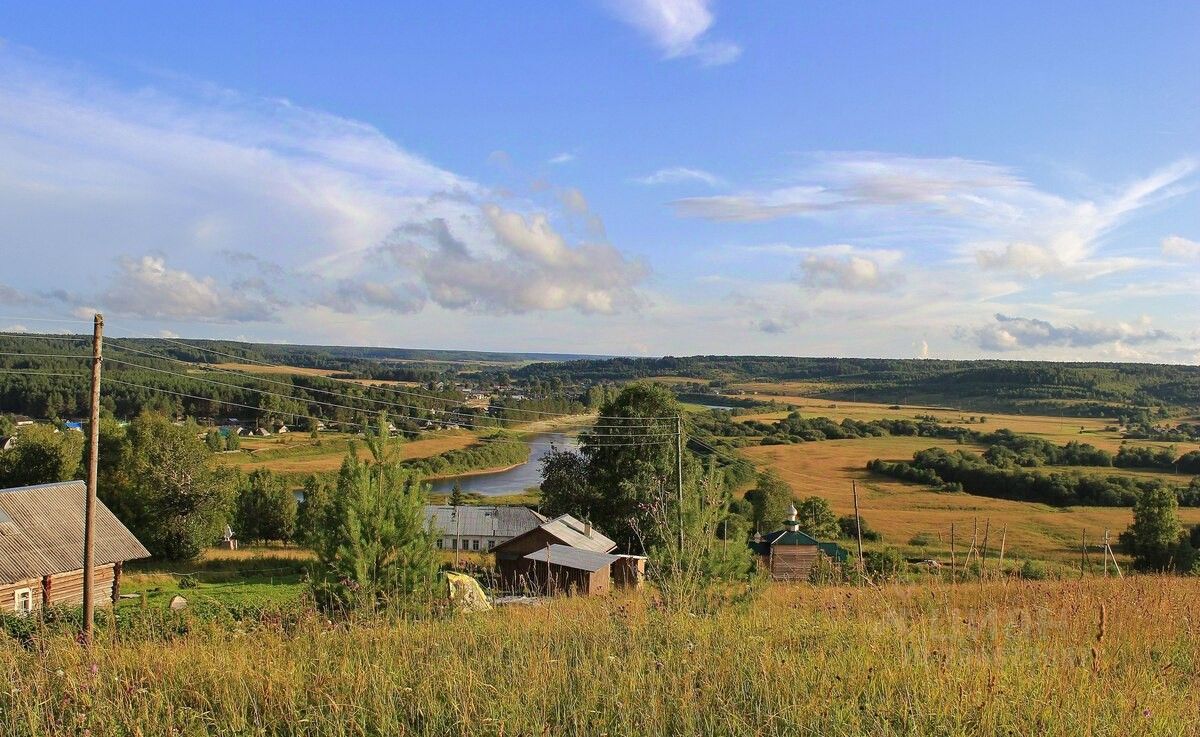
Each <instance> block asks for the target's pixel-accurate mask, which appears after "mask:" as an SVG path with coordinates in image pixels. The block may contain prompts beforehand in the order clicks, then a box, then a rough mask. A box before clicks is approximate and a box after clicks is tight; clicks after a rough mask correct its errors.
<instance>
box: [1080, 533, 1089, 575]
mask: <svg viewBox="0 0 1200 737" xmlns="http://www.w3.org/2000/svg"><path fill="white" fill-rule="evenodd" d="M1085 565H1087V528H1086V527H1085V528H1083V530H1082V531H1081V537H1080V543H1079V577H1080V578H1083V576H1084V566H1085Z"/></svg>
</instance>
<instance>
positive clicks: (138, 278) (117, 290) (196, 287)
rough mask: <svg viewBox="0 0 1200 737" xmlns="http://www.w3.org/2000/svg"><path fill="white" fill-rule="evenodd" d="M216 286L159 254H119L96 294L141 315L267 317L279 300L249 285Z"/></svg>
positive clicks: (118, 309)
mask: <svg viewBox="0 0 1200 737" xmlns="http://www.w3.org/2000/svg"><path fill="white" fill-rule="evenodd" d="M240 287H241V288H238V289H233V288H227V287H222V286H221V285H219V284H218V283H217V281H216V280H215V279H213V278H211V277H196V276H193V275H192V274H190V273H188V272H186V271H183V270H181V269H172V268H170V267H169V266H167V263H166V261H165V260H164V259H163V258H160V257H156V256H143V257H141V258H138V259H134V258H124V259H121V261H120V264H119V269H118V271H117V273H116V274H115V275H114V276H113V278H112V280H111V282H110V283H109V286H108V288H107V289H106V290H105V291H104V292H103V293H102V294H101V295H100V296H99V300H100V304H101V305H102V306H103V308H104V309H105V310H107V311H110V312H114V313H117V314H122V315H130V316H133V317H139V318H145V319H161V318H170V319H184V320H194V321H197V322H250V321H264V320H273V319H275V318H276V310H277V309H278V308H279V307H280V306H281V304H280V303H279V302H278V301H276V300H275V299H274V298H273V297H271V296H269V295H265V294H263V293H261V291H259V290H258V289H256V288H255V286H254V285H251V284H249V283H245V284H242V285H240Z"/></svg>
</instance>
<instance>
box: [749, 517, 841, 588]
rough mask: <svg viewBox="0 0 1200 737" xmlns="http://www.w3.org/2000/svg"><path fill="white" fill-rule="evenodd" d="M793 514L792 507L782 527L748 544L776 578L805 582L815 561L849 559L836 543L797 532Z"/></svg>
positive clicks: (798, 526)
mask: <svg viewBox="0 0 1200 737" xmlns="http://www.w3.org/2000/svg"><path fill="white" fill-rule="evenodd" d="M796 514H797V513H796V508H795V507H794V506H793V507H792V508H791V510H790V516H789V519H788V523H787V527H786V528H785V529H782V530H776V531H775V532H769V533H767V534H766V535H763V536H762V538H761V539H760V540H758V541H755V542H753V543H751V546H752V547H753V549H754V552H755V553H757V554H758V559H759V564H760V565H761V566H762V567H763V568H765V569H766V571H767V573H768V575H770V576H771V578H772V579H775V580H777V581H808V580H809V579H810V577H811V576H812V572H813V568H814V567H815V566H817V565H818V564H819V563H823V562H825V561H832V562H838V563H844V562H845V561H846V560H847V559H848V558H849V552H848V551H847V550H846V549H845V548H843V547H842V546H840V545H838V544H837V543H832V542H821V541H820V540H818V539H816V538H815V537H812V536H811V535H808V534H806V533H803V532H801V531H800V524H799V522H798V521H797V520H796Z"/></svg>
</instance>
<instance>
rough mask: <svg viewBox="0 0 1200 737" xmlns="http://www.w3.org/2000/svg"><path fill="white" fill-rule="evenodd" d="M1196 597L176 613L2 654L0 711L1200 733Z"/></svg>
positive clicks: (948, 593) (356, 728)
mask: <svg viewBox="0 0 1200 737" xmlns="http://www.w3.org/2000/svg"><path fill="white" fill-rule="evenodd" d="M1197 596H1200V581H1197V580H1195V579H1161V578H1153V577H1141V578H1133V579H1125V580H1124V581H1118V580H1116V579H1109V580H1103V579H1090V580H1085V581H1067V582H1048V583H1036V584H1035V583H1023V582H1019V581H1007V582H996V583H984V584H975V583H972V584H965V585H958V586H947V585H940V584H929V585H924V586H904V587H892V586H888V587H884V588H882V589H873V588H868V589H851V588H829V589H815V588H812V587H809V586H774V587H771V588H769V589H768V590H767V591H766V592H765V594H764V595H763V596H762V598H761V599H760V600H759V601H757V602H755V603H754V604H753V605H749V606H745V607H734V608H730V609H726V610H724V611H722V612H720V613H718V614H717V615H715V616H712V617H707V618H705V617H701V618H696V617H687V616H683V617H680V616H674V615H671V614H668V613H664V612H661V611H659V610H657V609H656V608H655V607H653V606H652V605H651V604H650V602H649V601H648V600H647V599H646V598H643V597H641V596H617V597H611V598H608V597H601V598H579V599H559V600H555V601H551V602H548V603H546V604H545V605H543V606H539V607H532V608H529V607H514V608H507V609H502V610H497V611H493V612H486V613H480V614H476V615H470V616H456V617H449V618H432V619H424V620H417V621H398V622H393V623H388V624H386V626H385V625H384V624H383V623H375V624H371V623H364V624H350V625H344V624H340V625H331V624H329V623H328V622H326V621H325V620H324V619H321V618H318V617H315V616H311V615H307V614H299V615H296V616H289V617H285V618H268V619H263V620H257V621H253V622H245V621H244V622H241V623H239V624H236V625H233V624H218V623H205V622H204V621H200V620H197V619H195V618H194V617H192V618H189V615H188V614H187V613H186V612H185V613H184V614H181V615H167V614H161V615H160V617H163V618H165V619H164V620H163V622H162V623H161V625H160V626H158V627H156V628H154V629H142V630H137V629H134V628H133V627H128V628H126V630H125V631H124V633H123V634H122V635H121V636H120V641H119V642H118V641H117V640H114V639H113V635H112V632H111V630H102V631H101V632H100V637H99V640H98V642H97V644H96V645H95V646H94V647H93V648H92V649H91V650H84V649H82V648H80V647H79V646H78V645H77V644H76V643H75V642H74V641H73V640H72V639H71V638H70V637H69V636H67V635H65V634H63V635H55V634H47V635H36V634H35V636H34V643H33V647H32V649H23V648H20V647H15V646H3V647H0V682H2V683H4V684H5V685H4V687H3V688H0V713H2V714H4V717H5V721H4V733H5V734H10V735H14V736H15V737H25V736H32V735H68V734H70V735H78V734H90V735H93V737H107V736H108V735H129V734H167V733H170V734H179V735H210V734H222V735H262V734H270V735H315V734H321V735H351V734H353V735H361V734H387V735H445V734H468V733H469V734H478V735H603V734H608V735H664V734H674V735H745V734H762V735H851V734H855V735H857V734H871V735H934V734H940V735H960V734H1014V735H1032V734H1037V735H1072V736H1073V735H1081V734H1097V735H1100V734H1114V735H1115V734H1121V735H1179V734H1194V733H1196V732H1197V730H1200V690H1197V689H1196V688H1195V679H1196V677H1197V663H1200V634H1197V630H1196V628H1195V627H1193V626H1192V625H1191V624H1190V620H1189V618H1188V617H1187V615H1186V612H1188V611H1189V610H1190V609H1191V607H1192V603H1193V602H1194V601H1195V599H1196V597H1197ZM168 622H173V623H174V624H173V626H165V625H166V624H167V623H168ZM248 643H252V644H253V646H247V645H248Z"/></svg>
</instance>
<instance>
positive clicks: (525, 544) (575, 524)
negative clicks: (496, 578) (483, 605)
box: [492, 514, 617, 590]
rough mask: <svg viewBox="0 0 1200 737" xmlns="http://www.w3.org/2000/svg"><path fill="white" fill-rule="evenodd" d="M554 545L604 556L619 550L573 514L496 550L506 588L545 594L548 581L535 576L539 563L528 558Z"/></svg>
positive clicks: (548, 522)
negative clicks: (531, 590) (537, 590)
mask: <svg viewBox="0 0 1200 737" xmlns="http://www.w3.org/2000/svg"><path fill="white" fill-rule="evenodd" d="M552 545H563V546H566V547H569V548H577V549H579V550H584V551H588V552H592V553H601V554H607V553H611V552H612V551H613V550H615V549H616V547H617V544H616V543H615V542H613V541H612V540H610V539H608V538H607V537H605V536H604V535H603V534H601V533H600V531H599V530H596V529H595V528H593V527H592V525H591V523H590V522H580V521H579V520H577V519H575V518H574V517H572V516H571V515H569V514H564V515H562V516H560V517H555V518H554V519H552V520H549V521H547V522H543V523H542V524H540V525H538V526H537V527H534V528H533V529H531V530H529V531H528V532H526V533H524V534H521V535H517V536H516V537H514V538H512V539H511V540H508V541H506V542H504V543H501V544H499V545H497V546H496V547H495V548H493V550H492V552H493V553H494V554H495V556H496V568H497V569H498V570H499V573H500V578H501V580H502V581H503V582H504V585H505V586H507V587H508V588H510V589H513V590H529V589H535V590H536V589H541V590H545V587H544V586H542V585H541V583H539V582H542V583H544V581H543V580H542V579H538V578H536V577H535V576H534V575H533V574H534V572H535V569H536V565H535V564H536V563H537V562H538V561H536V560H535V559H531V558H528V557H526V556H528V555H529V554H530V553H534V552H536V551H539V550H545V549H546V548H549V547H550V546H552ZM610 564H611V561H610ZM543 569H544V566H543ZM607 575H608V573H607V570H606V571H605V576H606V577H607ZM589 588H590V586H589Z"/></svg>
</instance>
